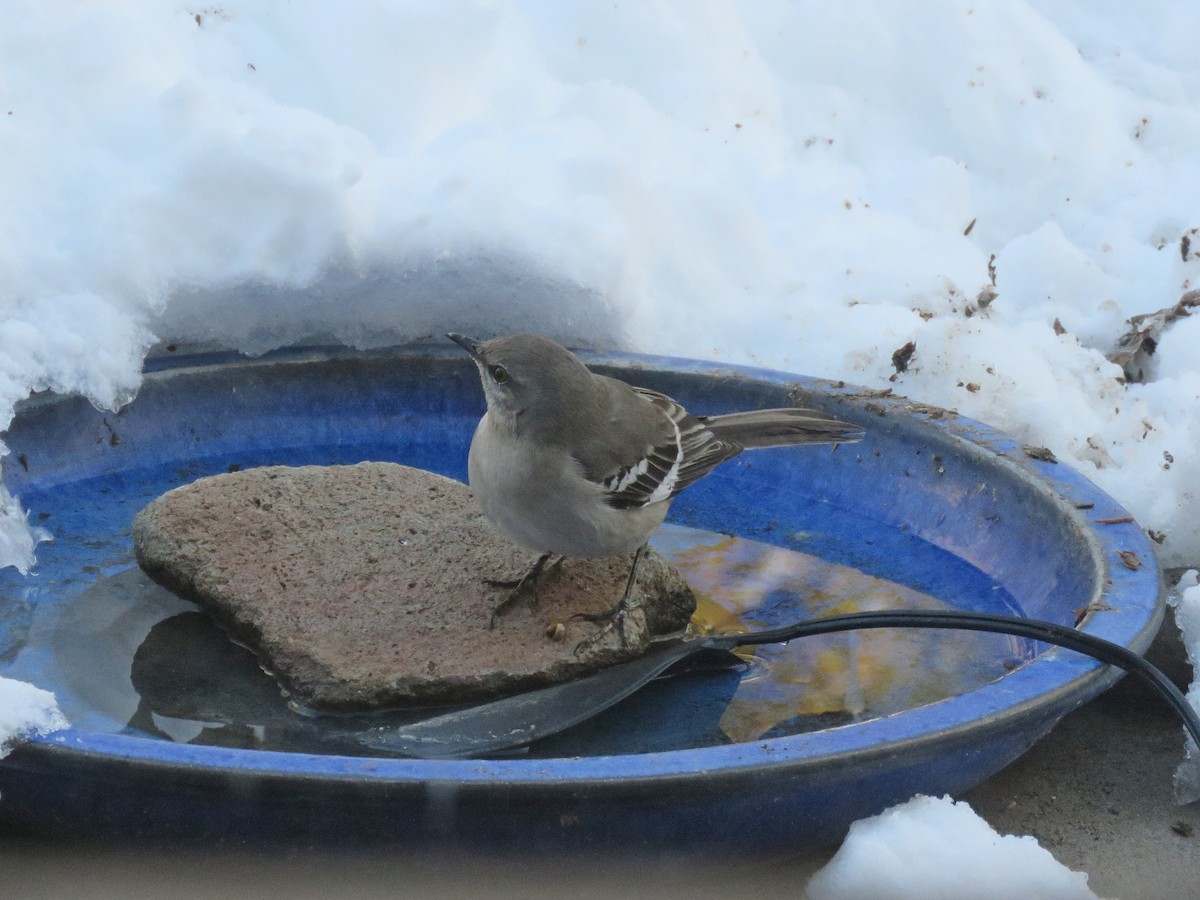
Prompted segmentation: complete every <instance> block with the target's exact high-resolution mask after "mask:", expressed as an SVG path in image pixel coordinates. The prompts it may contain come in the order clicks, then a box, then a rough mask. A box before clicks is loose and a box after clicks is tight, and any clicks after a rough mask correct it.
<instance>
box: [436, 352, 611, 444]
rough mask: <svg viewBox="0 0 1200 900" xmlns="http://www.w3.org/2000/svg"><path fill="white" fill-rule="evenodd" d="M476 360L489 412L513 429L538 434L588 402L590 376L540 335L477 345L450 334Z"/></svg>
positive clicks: (575, 359) (569, 353) (571, 355)
mask: <svg viewBox="0 0 1200 900" xmlns="http://www.w3.org/2000/svg"><path fill="white" fill-rule="evenodd" d="M446 337H448V338H450V340H452V341H454V342H455V343H456V344H458V345H459V346H460V347H462V348H463V349H464V350H466V351H467V352H468V353H469V354H471V358H472V359H473V360H475V365H476V366H477V367H478V368H479V377H480V380H482V382H483V392H484V394H485V395H486V397H487V405H488V412H489V414H491V415H492V416H493V417H494V418H496V419H497V420H498V422H499V423H504V424H507V425H510V426H511V427H514V428H516V427H518V426H520V427H523V428H524V427H532V428H538V427H542V426H545V425H546V424H548V423H550V422H553V421H554V420H555V418H562V417H567V418H570V417H572V415H573V414H574V413H575V409H574V407H575V406H576V405H577V404H578V403H579V402H580V401H581V400H584V399H587V398H589V396H590V395H589V393H588V391H589V390H590V388H591V379H592V373H591V372H589V371H588V369H587V367H586V366H584V364H583V363H581V362H580V361H579V359H578V358H577V357H576V356H575V354H573V353H572V352H571V351H569V350H567V349H566V348H565V347H561V346H559V345H558V344H556V343H555V342H554V341H552V340H550V339H549V338H545V337H541V336H540V335H536V334H510V335H506V336H504V337H498V338H493V339H492V340H490V341H477V340H475V339H474V338H469V337H466V336H464V335H461V334H453V333H451V334H447V335H446Z"/></svg>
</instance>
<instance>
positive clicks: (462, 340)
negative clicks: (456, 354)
mask: <svg viewBox="0 0 1200 900" xmlns="http://www.w3.org/2000/svg"><path fill="white" fill-rule="evenodd" d="M446 337H448V338H450V340H452V341H454V343H456V344H458V346H460V347H462V348H463V349H464V350H466V351H467V352H468V353H470V354H471V358H472V359H475V360H477V361H479V362H482V361H483V356H482V355H481V354H480V352H479V348H480V346H481V345H480V343H479V341H477V340H475V339H474V338H469V337H467V336H466V335H464V334H455V333H454V332H453V331H451V332H450V333H449V334H447V335H446Z"/></svg>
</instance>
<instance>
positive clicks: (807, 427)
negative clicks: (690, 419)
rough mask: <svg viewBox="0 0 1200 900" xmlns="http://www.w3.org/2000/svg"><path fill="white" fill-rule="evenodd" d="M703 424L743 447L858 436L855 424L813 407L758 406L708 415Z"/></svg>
mask: <svg viewBox="0 0 1200 900" xmlns="http://www.w3.org/2000/svg"><path fill="white" fill-rule="evenodd" d="M703 421H704V424H705V425H706V426H707V427H708V429H709V430H710V431H711V432H712V433H713V434H715V435H716V436H717V437H719V438H723V439H724V440H727V441H731V442H733V443H735V444H738V445H740V446H742V447H744V448H745V449H747V450H755V449H759V448H762V447H787V446H790V445H792V444H840V443H848V442H851V441H857V440H859V439H860V438H861V437H862V436H863V434H864V432H863V430H862V429H861V428H860V427H858V426H857V425H851V424H849V423H848V422H843V421H841V420H840V419H835V418H834V417H833V416H831V415H829V414H828V413H823V412H821V411H820V410H816V409H760V410H754V411H752V412H738V413H729V414H728V415H724V416H709V417H707V418H705V419H704V420H703Z"/></svg>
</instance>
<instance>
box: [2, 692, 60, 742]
mask: <svg viewBox="0 0 1200 900" xmlns="http://www.w3.org/2000/svg"><path fill="white" fill-rule="evenodd" d="M66 727H67V720H66V719H65V718H64V717H63V714H62V713H61V712H59V710H58V704H57V703H56V702H55V700H54V695H53V694H52V693H50V692H49V691H43V690H42V689H41V688H37V687H34V686H33V685H32V684H26V683H25V682H23V681H14V680H13V679H11V678H0V757H4V756H7V755H8V752H9V751H10V750H11V749H12V747H13V744H14V743H15V742H16V741H18V740H20V739H21V738H26V737H32V736H33V735H35V734H49V733H50V732H52V731H59V730H61V729H63V728H66Z"/></svg>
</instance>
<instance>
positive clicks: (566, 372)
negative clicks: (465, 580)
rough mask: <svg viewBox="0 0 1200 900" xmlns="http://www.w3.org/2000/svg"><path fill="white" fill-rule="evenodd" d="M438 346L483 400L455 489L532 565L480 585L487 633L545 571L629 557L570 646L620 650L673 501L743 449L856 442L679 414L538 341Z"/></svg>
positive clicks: (847, 435)
mask: <svg viewBox="0 0 1200 900" xmlns="http://www.w3.org/2000/svg"><path fill="white" fill-rule="evenodd" d="M446 336H447V337H448V338H449V339H450V340H452V341H454V342H455V343H456V344H458V345H459V346H460V347H462V348H463V349H464V350H466V352H467V353H468V354H470V356H471V359H472V360H474V362H475V365H476V367H477V368H478V369H479V376H480V380H481V382H482V384H483V392H484V396H485V399H486V401H487V410H486V412H485V413H484V415H483V417H482V418H481V419H480V420H479V424H478V426H477V427H476V429H475V433H474V436H473V437H472V439H471V446H470V450H469V451H468V456H467V478H468V483H469V484H470V486H471V490H472V492H473V493H474V495H475V497H476V500H477V502H478V504H479V506H480V508H481V510H482V512H483V514H484V515H485V517H486V518H487V519H488V520H490V521H491V522H492V523H493V524H494V525H495V526H496V527H497V528H498V529H499V530H500V531H501V532H502V533H504V534H506V535H507V536H508V537H509V538H511V539H512V540H513V541H515V542H516V543H517V544H519V545H521V546H523V547H525V548H527V549H529V550H530V551H532V552H535V553H537V554H538V557H537V561H536V562H535V563H534V564H533V566H532V567H531V568H530V569H529V571H528V572H526V573H525V575H524V576H523V577H522V578H520V579H518V580H517V581H515V582H493V583H494V584H505V585H507V586H510V587H512V591H511V593H510V594H509V595H508V596H507V597H506V598H505V599H504V600H502V601H501V602H500V603H499V604H498V605H497V606H496V607H495V608H494V611H493V618H492V625H493V626H494V625H495V621H496V616H497V615H498V614H499V613H500V612H501V611H502V610H503V609H504V608H506V607H507V606H509V605H510V604H511V603H512V602H513V601H515V600H516V599H517V598H518V597H520V596H521V595H522V594H523V593H524V592H526V591H527V590H528V589H529V588H530V587H533V588H534V589H535V590H536V584H537V581H538V579H539V577H540V576H541V574H542V571H543V569H544V568H545V566H546V564H547V562H549V560H550V559H551V558H553V557H558V558H559V559H558V560H557V561H556V563H555V564H556V565H557V564H558V563H559V562H561V560H562V559H563V558H566V557H571V558H599V557H608V556H621V555H628V554H633V559H632V562H631V563H630V568H629V575H628V577H627V579H626V585H625V592H624V594H623V595H622V596H621V599H620V600H619V602H618V603H617V604H616V606H614V607H613V609H612V610H611V611H609V612H606V613H603V614H600V615H590V614H589V615H582V616H580V617H581V618H586V619H591V620H593V621H598V622H601V621H606V625H605V626H604V627H603V628H602V629H600V630H599V631H598V632H597V633H596V634H595V635H593V636H592V637H590V638H588V639H585V641H581V642H580V646H582V645H584V644H586V643H590V642H593V641H596V640H599V639H600V638H601V637H603V635H604V634H606V633H607V632H609V631H611V630H613V629H614V628H617V629H619V635H620V638H621V642H622V644H624V643H625V640H626V639H625V626H624V620H625V617H626V616H627V614H628V613H629V612H630V611H631V610H632V609H633V608H634V607H635V606H636V604H635V603H634V601H633V600H632V597H633V588H634V584H635V582H636V578H637V569H638V564H639V563H640V561H641V559H642V557H643V555H644V554H645V552H646V548H647V542H648V540H649V538H650V536H651V535H652V534H653V533H654V531H655V529H657V528H658V527H659V525H661V524H662V523H663V521H664V519H665V518H666V515H667V510H668V509H669V508H670V505H671V501H672V499H673V498H674V497H675V496H676V495H678V494H679V492H680V491H682V490H684V489H685V488H687V487H688V486H689V485H691V484H694V483H695V482H696V481H697V480H699V479H701V478H703V477H704V476H705V475H707V474H708V473H710V472H711V471H712V470H713V469H714V468H716V467H717V466H718V465H720V464H721V463H723V462H725V461H727V460H729V459H732V458H733V457H735V456H737V455H738V454H739V453H741V452H742V451H743V450H753V449H759V448H764V447H782V446H790V445H797V444H836V443H843V442H851V441H857V440H859V439H860V438H861V437H862V436H863V430H862V429H861V428H860V427H859V426H857V425H852V424H849V423H846V422H842V421H840V420H838V419H836V418H834V417H833V416H831V415H829V414H828V413H824V412H821V411H819V410H814V409H801V408H783V409H764V410H753V411H748V412H736V413H728V414H723V415H714V416H698V415H693V414H691V413H689V412H688V411H687V410H686V409H685V408H684V407H683V406H682V405H681V404H680V403H679V402H677V401H676V400H674V399H672V398H671V397H668V396H667V395H665V394H661V393H659V392H657V391H653V390H649V389H647V388H642V387H635V386H633V385H630V384H628V383H626V382H624V381H621V380H619V379H616V378H611V377H609V376H607V375H602V374H599V373H595V372H592V371H591V370H590V369H588V368H587V366H585V365H584V364H583V362H582V361H580V359H579V358H578V357H577V356H576V355H575V354H574V353H572V352H571V351H569V350H567V349H566V348H565V347H563V346H561V345H560V344H558V343H556V342H555V341H553V340H551V339H550V338H547V337H543V336H541V335H535V334H512V335H505V336H502V337H496V338H492V339H490V340H486V341H479V340H476V339H474V338H470V337H466V336H465V335H462V334H456V333H453V332H451V333H449V334H447V335H446ZM576 649H577V650H578V649H579V647H577V648H576Z"/></svg>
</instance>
